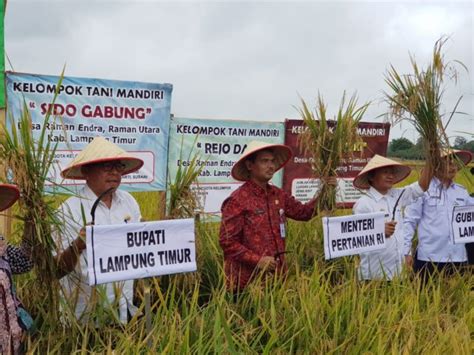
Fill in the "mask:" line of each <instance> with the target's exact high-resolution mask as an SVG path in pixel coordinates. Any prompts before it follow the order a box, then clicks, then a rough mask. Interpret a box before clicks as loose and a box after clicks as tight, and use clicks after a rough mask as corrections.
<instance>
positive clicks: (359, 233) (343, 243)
mask: <svg viewBox="0 0 474 355" xmlns="http://www.w3.org/2000/svg"><path fill="white" fill-rule="evenodd" d="M384 216H385V214H384V213H383V212H377V213H364V214H356V215H350V216H343V217H323V219H322V222H323V232H324V255H325V257H326V260H327V259H333V258H337V257H340V256H347V255H355V254H360V253H365V252H368V251H373V250H379V249H384V248H385V234H384V232H385V222H384V218H385V217H384Z"/></svg>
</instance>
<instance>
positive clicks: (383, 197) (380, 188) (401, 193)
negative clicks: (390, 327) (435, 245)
mask: <svg viewBox="0 0 474 355" xmlns="http://www.w3.org/2000/svg"><path fill="white" fill-rule="evenodd" d="M410 171H411V168H410V167H408V166H406V165H402V164H400V163H398V162H396V161H394V160H391V159H388V158H385V157H382V156H380V155H375V156H373V157H372V158H371V159H370V160H369V162H368V163H367V165H366V166H365V167H364V169H362V171H361V172H360V173H359V174H358V175H357V177H356V178H355V179H354V181H353V185H354V187H356V188H358V189H361V190H366V193H365V194H364V195H363V196H362V197H360V198H359V199H358V200H357V202H356V203H355V205H354V207H353V212H354V214H360V213H374V212H384V213H385V238H386V240H385V243H386V248H385V249H382V250H375V251H371V252H367V253H362V254H360V264H359V267H358V275H359V279H361V280H392V279H393V278H394V277H395V276H397V275H399V274H400V272H401V270H402V266H403V261H404V254H403V232H402V229H403V225H402V223H401V222H402V214H401V211H402V209H403V207H405V206H407V205H408V204H410V203H413V202H414V201H415V200H416V199H417V198H418V197H420V196H422V195H423V192H424V191H426V190H427V189H428V186H429V183H430V180H431V178H432V176H433V173H432V169H430V168H429V167H425V168H424V169H423V171H422V173H421V175H420V178H419V180H418V181H417V182H415V183H413V184H411V185H408V186H405V187H404V188H393V185H395V184H397V183H399V182H401V181H403V180H404V179H405V178H406V177H407V176H408V175H410Z"/></svg>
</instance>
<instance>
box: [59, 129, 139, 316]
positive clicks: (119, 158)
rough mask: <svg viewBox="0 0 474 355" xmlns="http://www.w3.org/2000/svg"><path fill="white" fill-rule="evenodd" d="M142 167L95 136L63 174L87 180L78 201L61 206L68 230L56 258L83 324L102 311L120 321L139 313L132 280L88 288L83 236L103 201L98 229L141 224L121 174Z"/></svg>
mask: <svg viewBox="0 0 474 355" xmlns="http://www.w3.org/2000/svg"><path fill="white" fill-rule="evenodd" d="M142 165H143V161H142V160H141V159H138V158H136V157H133V156H131V155H130V154H128V153H127V152H125V151H124V150H123V149H121V148H120V147H118V146H116V145H115V144H113V143H111V142H109V141H108V140H106V139H105V138H102V137H96V138H94V140H93V141H92V142H91V143H90V144H89V145H88V146H87V147H86V148H85V149H84V150H83V151H82V152H80V153H79V155H78V156H77V157H76V158H75V159H74V160H73V161H72V162H71V163H70V165H69V166H68V167H67V168H66V169H65V170H63V171H62V173H61V175H62V176H63V177H64V178H68V179H78V180H80V179H82V180H85V182H86V185H85V186H84V187H83V188H82V189H81V190H80V192H79V194H78V196H77V197H76V196H75V197H71V198H69V199H68V200H67V201H66V202H64V203H63V204H62V205H61V207H60V210H61V212H62V216H63V218H64V226H65V227H64V231H63V233H62V235H60V236H58V237H57V240H58V241H57V244H58V252H57V255H56V261H57V266H58V277H60V278H61V285H62V291H63V296H64V298H65V300H66V302H67V304H68V305H69V307H71V309H72V310H73V311H74V313H75V315H76V317H77V319H80V320H81V321H83V322H86V321H87V320H89V319H90V318H89V315H90V314H91V313H92V312H94V310H96V309H97V307H101V309H102V310H104V311H105V313H106V314H109V315H111V316H112V319H114V320H116V321H120V322H121V323H126V322H127V321H128V317H129V315H130V316H133V315H134V314H135V313H136V310H137V308H136V307H135V306H134V305H133V303H132V299H133V280H130V281H124V282H113V283H108V284H105V285H98V286H92V287H91V286H89V284H88V275H87V253H86V252H85V249H86V244H85V241H84V239H83V238H84V226H85V225H87V224H90V223H91V222H92V217H91V209H92V206H93V204H94V202H95V201H96V200H98V198H99V197H100V201H99V203H98V205H97V209H96V210H95V225H99V224H121V223H134V222H140V219H141V214H140V208H139V206H138V204H137V202H136V201H135V199H134V198H133V197H132V196H131V195H130V194H129V193H127V192H125V191H120V190H118V187H119V186H120V182H121V178H122V175H125V174H129V173H131V172H134V171H137V170H139V169H140V168H141V167H142ZM99 313H100V312H99Z"/></svg>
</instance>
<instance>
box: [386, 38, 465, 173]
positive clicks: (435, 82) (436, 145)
mask: <svg viewBox="0 0 474 355" xmlns="http://www.w3.org/2000/svg"><path fill="white" fill-rule="evenodd" d="M447 40H448V38H446V37H443V38H440V39H439V40H437V41H436V43H435V45H434V48H433V54H432V59H431V62H430V63H429V64H428V66H427V67H426V68H425V69H422V68H420V67H419V65H418V64H417V62H416V61H415V58H414V57H413V56H411V57H410V61H411V67H412V70H413V72H412V73H410V74H399V72H398V71H397V70H396V69H395V67H394V66H393V65H391V66H390V69H389V70H388V72H387V73H386V75H385V82H386V83H387V84H388V86H389V88H390V90H389V91H388V92H385V98H386V101H387V102H388V104H389V116H390V117H391V119H392V123H393V124H396V123H398V122H400V121H402V120H406V121H408V122H411V123H412V124H413V126H414V127H415V129H416V130H417V132H418V133H419V135H420V137H421V139H422V142H423V150H424V154H425V159H426V165H427V166H428V167H430V168H432V169H434V170H438V169H440V168H441V167H442V165H441V149H443V148H449V139H448V136H447V134H446V128H447V126H448V124H449V123H450V121H451V119H452V118H453V116H454V114H455V113H457V112H456V109H457V106H458V105H459V102H460V100H461V98H462V97H460V98H459V99H458V101H457V103H456V104H455V106H454V109H453V111H452V112H451V114H450V116H449V118H448V119H447V120H446V122H443V121H444V119H445V117H444V114H442V113H441V106H442V99H443V94H444V91H445V82H446V80H453V81H454V82H456V81H457V79H458V75H459V74H458V71H457V68H456V65H461V66H462V67H463V68H465V69H466V70H467V68H466V67H465V66H464V65H463V64H462V63H461V62H459V61H453V62H447V61H446V60H445V57H444V55H443V52H442V50H443V46H444V45H445V43H446V41H447Z"/></svg>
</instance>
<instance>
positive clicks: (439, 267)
mask: <svg viewBox="0 0 474 355" xmlns="http://www.w3.org/2000/svg"><path fill="white" fill-rule="evenodd" d="M466 266H467V263H465V262H460V263H459V262H458V263H437V262H432V261H423V260H418V258H416V259H415V262H414V264H413V269H414V271H415V272H416V273H417V274H418V275H420V277H421V279H422V281H423V284H426V282H427V281H428V279H429V278H430V277H432V276H434V275H437V274H440V273H444V274H445V275H446V276H448V277H449V276H453V275H454V274H456V273H461V274H463V273H464V272H465V267H466Z"/></svg>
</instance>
